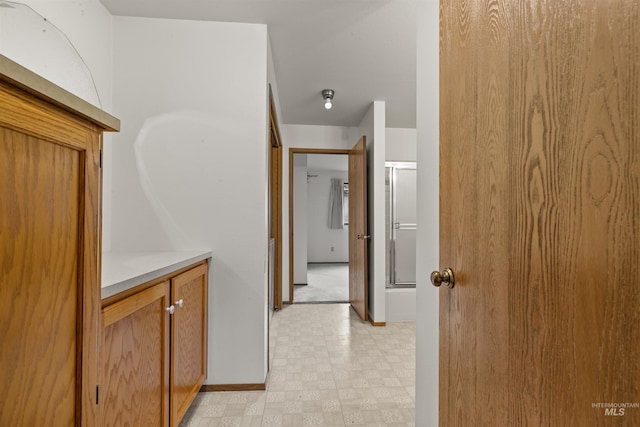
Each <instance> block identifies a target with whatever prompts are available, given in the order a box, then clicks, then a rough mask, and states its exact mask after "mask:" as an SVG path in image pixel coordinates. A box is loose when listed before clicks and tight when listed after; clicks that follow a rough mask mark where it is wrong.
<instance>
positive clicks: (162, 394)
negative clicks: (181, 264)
mask: <svg viewBox="0 0 640 427" xmlns="http://www.w3.org/2000/svg"><path fill="white" fill-rule="evenodd" d="M169 285H170V284H169V282H168V281H165V282H162V283H159V284H157V285H154V286H152V287H150V288H147V289H145V290H144V291H141V292H138V293H136V294H134V295H132V296H130V297H127V298H125V299H123V300H120V301H118V302H116V303H114V304H112V305H109V306H107V307H105V308H104V309H103V320H104V340H103V343H104V344H103V350H102V352H101V354H102V366H103V372H102V380H101V390H102V393H101V398H100V400H101V402H102V403H101V406H102V416H101V418H102V425H104V426H105V427H107V426H114V427H116V426H125V425H128V426H141V427H142V426H145V427H153V426H157V427H166V426H167V425H169V348H168V346H169V329H170V328H169V314H168V313H167V312H166V311H165V308H166V307H169V305H171V303H170V299H169V296H170V295H169Z"/></svg>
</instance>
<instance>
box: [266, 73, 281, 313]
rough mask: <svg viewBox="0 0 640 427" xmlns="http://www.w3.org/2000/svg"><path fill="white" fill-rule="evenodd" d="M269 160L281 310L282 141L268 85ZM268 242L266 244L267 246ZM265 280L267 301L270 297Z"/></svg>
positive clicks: (275, 268)
mask: <svg viewBox="0 0 640 427" xmlns="http://www.w3.org/2000/svg"><path fill="white" fill-rule="evenodd" d="M267 141H268V151H269V152H268V158H269V160H268V161H269V206H270V208H269V218H270V230H269V239H271V238H273V239H275V241H274V247H273V252H274V254H273V309H274V310H281V309H282V139H281V137H280V128H279V127H278V116H277V113H276V107H275V102H274V100H273V92H272V90H271V85H269V130H268V135H267ZM268 244H269V242H267V245H268ZM269 282H270V280H267V283H268V285H267V299H268V298H269V296H270V295H271V289H270V286H271V284H270V283H269Z"/></svg>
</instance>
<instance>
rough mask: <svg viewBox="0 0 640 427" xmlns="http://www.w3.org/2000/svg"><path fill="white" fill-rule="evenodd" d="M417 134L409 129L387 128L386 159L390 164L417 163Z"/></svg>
mask: <svg viewBox="0 0 640 427" xmlns="http://www.w3.org/2000/svg"><path fill="white" fill-rule="evenodd" d="M416 140H417V133H416V130H415V129H409V128H387V129H386V141H385V159H386V160H387V161H388V162H415V161H416V156H417V151H416V150H417V148H416Z"/></svg>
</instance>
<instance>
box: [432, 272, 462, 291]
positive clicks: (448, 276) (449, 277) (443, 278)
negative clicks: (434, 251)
mask: <svg viewBox="0 0 640 427" xmlns="http://www.w3.org/2000/svg"><path fill="white" fill-rule="evenodd" d="M431 283H432V284H433V286H435V287H439V286H440V285H442V284H443V283H444V284H445V285H446V287H447V288H449V289H451V288H453V285H455V283H456V281H455V278H454V277H453V270H452V269H450V268H445V269H444V270H442V271H441V272H440V271H434V272H433V273H431Z"/></svg>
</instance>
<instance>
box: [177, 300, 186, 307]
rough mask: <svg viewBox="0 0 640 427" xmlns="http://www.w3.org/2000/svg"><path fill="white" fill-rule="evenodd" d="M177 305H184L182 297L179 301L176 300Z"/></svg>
mask: <svg viewBox="0 0 640 427" xmlns="http://www.w3.org/2000/svg"><path fill="white" fill-rule="evenodd" d="M176 307H178V308H182V307H184V300H183V299H182V298H180V299H179V300H178V301H176Z"/></svg>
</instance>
